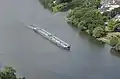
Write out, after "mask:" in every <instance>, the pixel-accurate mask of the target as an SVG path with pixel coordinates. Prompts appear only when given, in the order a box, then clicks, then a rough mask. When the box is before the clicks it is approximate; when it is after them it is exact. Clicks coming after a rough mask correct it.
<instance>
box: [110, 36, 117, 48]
mask: <svg viewBox="0 0 120 79" xmlns="http://www.w3.org/2000/svg"><path fill="white" fill-rule="evenodd" d="M118 43H119V38H118V37H116V36H112V37H111V39H110V41H109V44H110V45H111V46H116V45H117V44H118Z"/></svg>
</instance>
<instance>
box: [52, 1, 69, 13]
mask: <svg viewBox="0 0 120 79" xmlns="http://www.w3.org/2000/svg"><path fill="white" fill-rule="evenodd" d="M66 5H67V3H62V4H59V5H56V6H54V7H52V11H53V12H55V13H56V12H59V11H63V9H64V7H65V6H66Z"/></svg>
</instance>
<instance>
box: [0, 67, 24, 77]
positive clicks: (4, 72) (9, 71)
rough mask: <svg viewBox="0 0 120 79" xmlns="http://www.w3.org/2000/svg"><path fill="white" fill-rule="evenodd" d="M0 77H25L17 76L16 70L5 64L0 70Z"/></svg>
mask: <svg viewBox="0 0 120 79" xmlns="http://www.w3.org/2000/svg"><path fill="white" fill-rule="evenodd" d="M0 79H25V78H17V77H16V70H15V69H13V68H12V67H8V66H5V67H4V68H2V69H1V71H0Z"/></svg>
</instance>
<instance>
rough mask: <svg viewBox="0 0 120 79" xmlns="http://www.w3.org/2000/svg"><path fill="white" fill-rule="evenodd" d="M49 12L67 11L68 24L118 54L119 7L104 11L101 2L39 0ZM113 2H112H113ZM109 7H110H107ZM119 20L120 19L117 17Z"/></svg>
mask: <svg viewBox="0 0 120 79" xmlns="http://www.w3.org/2000/svg"><path fill="white" fill-rule="evenodd" d="M39 1H40V2H41V4H42V5H43V6H44V8H47V9H49V10H50V11H51V12H54V13H57V12H63V11H69V13H68V15H67V16H66V21H67V23H68V24H71V25H72V26H74V27H76V28H78V29H80V30H81V31H85V32H87V33H88V34H89V35H91V36H93V37H94V38H96V39H97V40H99V41H102V42H104V43H107V44H109V45H110V46H111V47H112V48H114V49H116V50H117V51H119V52H120V19H118V17H117V18H115V17H116V15H118V14H120V6H119V7H115V8H113V9H111V7H107V9H108V8H110V9H111V10H105V9H106V7H105V8H101V7H103V4H101V0H39ZM111 1H112V0H111ZM113 1H114V0H113ZM109 6H110V5H109ZM101 9H104V11H101ZM119 18H120V17H119Z"/></svg>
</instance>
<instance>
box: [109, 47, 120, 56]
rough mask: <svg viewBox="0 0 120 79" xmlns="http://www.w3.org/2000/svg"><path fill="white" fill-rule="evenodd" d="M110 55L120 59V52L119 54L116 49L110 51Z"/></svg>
mask: <svg viewBox="0 0 120 79" xmlns="http://www.w3.org/2000/svg"><path fill="white" fill-rule="evenodd" d="M110 53H111V55H114V56H117V57H119V58H120V52H118V51H117V50H115V49H114V48H111V49H110Z"/></svg>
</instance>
